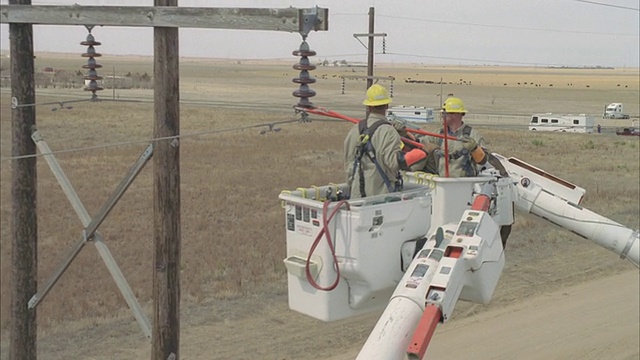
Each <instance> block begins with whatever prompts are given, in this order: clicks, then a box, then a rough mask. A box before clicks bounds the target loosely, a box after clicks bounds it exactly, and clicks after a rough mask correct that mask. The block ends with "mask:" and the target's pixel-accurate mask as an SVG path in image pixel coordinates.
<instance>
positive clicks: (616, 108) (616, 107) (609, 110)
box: [602, 103, 629, 119]
mask: <svg viewBox="0 0 640 360" xmlns="http://www.w3.org/2000/svg"><path fill="white" fill-rule="evenodd" d="M602 118H603V119H628V118H629V115H627V114H625V113H624V107H623V105H622V103H611V104H609V105H607V106H606V107H605V108H604V114H603V115H602Z"/></svg>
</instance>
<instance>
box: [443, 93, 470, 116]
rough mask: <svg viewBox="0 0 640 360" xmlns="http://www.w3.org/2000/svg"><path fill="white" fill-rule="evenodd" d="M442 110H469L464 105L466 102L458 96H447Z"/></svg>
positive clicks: (456, 111)
mask: <svg viewBox="0 0 640 360" xmlns="http://www.w3.org/2000/svg"><path fill="white" fill-rule="evenodd" d="M442 111H444V112H447V113H463V114H465V113H466V112H467V109H465V107H464V103H463V102H462V100H460V99H458V98H456V97H450V98H447V100H445V101H444V104H443V105H442Z"/></svg>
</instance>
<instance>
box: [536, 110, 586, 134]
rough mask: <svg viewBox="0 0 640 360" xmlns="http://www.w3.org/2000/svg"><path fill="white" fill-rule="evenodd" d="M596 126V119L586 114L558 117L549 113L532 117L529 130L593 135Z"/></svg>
mask: <svg viewBox="0 0 640 360" xmlns="http://www.w3.org/2000/svg"><path fill="white" fill-rule="evenodd" d="M594 125H595V119H594V118H593V116H589V115H585V114H580V115H570V114H569V115H558V114H552V113H547V114H536V115H533V116H531V121H530V122H529V130H531V131H556V132H579V133H592V132H593V126H594Z"/></svg>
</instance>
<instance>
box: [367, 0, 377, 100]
mask: <svg viewBox="0 0 640 360" xmlns="http://www.w3.org/2000/svg"><path fill="white" fill-rule="evenodd" d="M375 13H376V11H375V8H374V7H370V8H369V42H368V43H367V44H368V46H367V76H373V50H374V49H373V36H374V35H373V31H374V20H375ZM371 85H373V78H371V77H370V78H367V89H368V88H370V87H371Z"/></svg>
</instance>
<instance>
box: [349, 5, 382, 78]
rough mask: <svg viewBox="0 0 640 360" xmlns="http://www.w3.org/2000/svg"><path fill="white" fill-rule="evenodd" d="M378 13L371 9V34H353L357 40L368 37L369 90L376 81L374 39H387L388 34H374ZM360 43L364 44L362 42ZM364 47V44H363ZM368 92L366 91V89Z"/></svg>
mask: <svg viewBox="0 0 640 360" xmlns="http://www.w3.org/2000/svg"><path fill="white" fill-rule="evenodd" d="M375 14H376V11H375V8H374V7H370V8H369V32H368V33H366V34H353V37H355V38H356V39H358V37H365V36H366V37H367V39H368V41H367V46H365V47H366V48H367V89H368V88H370V87H371V85H373V80H374V79H375V78H374V76H373V54H374V53H375V48H374V44H373V38H374V37H377V36H380V37H385V36H387V34H386V33H378V34H376V33H374V30H375V18H376V16H375ZM358 41H360V39H358ZM360 43H362V42H361V41H360ZM362 45H363V46H364V44H362ZM365 90H366V89H365Z"/></svg>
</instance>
